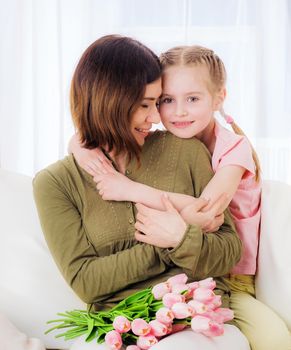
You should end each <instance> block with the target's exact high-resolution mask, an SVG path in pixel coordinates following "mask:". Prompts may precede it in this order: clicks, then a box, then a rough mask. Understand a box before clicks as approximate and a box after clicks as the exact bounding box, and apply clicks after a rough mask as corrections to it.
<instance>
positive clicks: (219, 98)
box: [214, 88, 226, 111]
mask: <svg viewBox="0 0 291 350" xmlns="http://www.w3.org/2000/svg"><path fill="white" fill-rule="evenodd" d="M225 97H226V88H222V89H221V90H220V91H219V92H218V93H217V94H216V96H215V101H214V110H215V111H219V110H220V109H221V107H222V105H223V102H224V100H225Z"/></svg>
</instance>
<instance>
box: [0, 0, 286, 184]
mask: <svg viewBox="0 0 291 350" xmlns="http://www.w3.org/2000/svg"><path fill="white" fill-rule="evenodd" d="M290 19H291V1H290V0H276V1H273V0H203V1H201V0H192V1H191V0H184V1H183V0H159V1H156V0H147V1H141V0H140V1H138V0H106V1H103V0H6V1H5V0H0V167H2V168H5V169H8V170H12V171H16V172H20V173H24V174H28V175H33V174H35V172H36V171H38V170H39V169H41V168H43V167H45V166H47V165H48V164H50V163H52V162H54V161H56V160H57V159H59V158H62V157H63V156H64V155H65V154H66V147H67V142H68V139H69V137H70V135H72V134H73V132H74V129H73V125H72V122H71V117H70V111H69V87H70V80H71V76H72V72H73V70H74V68H75V65H76V63H77V61H78V59H79V58H80V55H81V54H82V52H83V51H84V49H85V48H86V47H87V46H88V45H89V44H90V43H91V42H93V41H94V40H95V39H97V38H98V37H100V36H102V35H104V34H109V33H120V34H124V35H128V36H132V37H135V38H137V39H139V40H140V41H142V42H143V43H145V44H146V45H148V46H149V47H151V48H152V49H153V50H154V51H155V52H156V53H158V54H159V53H160V52H162V51H163V50H165V49H168V48H170V47H172V46H175V45H180V44H202V45H204V46H208V47H210V48H213V49H214V50H215V51H217V53H218V54H219V55H220V56H221V57H222V59H223V60H224V62H225V65H226V68H227V71H228V83H227V89H228V97H227V100H226V105H225V107H226V111H227V112H228V113H229V114H231V115H232V116H233V117H234V118H235V120H236V121H237V123H238V124H239V125H240V126H241V127H242V129H243V130H244V131H245V133H246V134H247V135H248V136H249V138H250V139H251V140H252V142H253V144H254V146H255V147H256V149H257V151H258V153H259V156H260V158H261V163H262V168H263V178H265V179H277V180H281V181H285V182H289V183H291V94H290V93H291V68H290V62H291V29H290Z"/></svg>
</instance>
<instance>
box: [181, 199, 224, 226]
mask: <svg viewBox="0 0 291 350" xmlns="http://www.w3.org/2000/svg"><path fill="white" fill-rule="evenodd" d="M228 201H229V197H228V196H227V195H226V194H224V193H223V194H222V195H221V196H220V197H219V198H218V199H217V200H216V201H215V202H213V203H209V201H208V200H206V199H204V198H201V197H200V198H195V199H194V201H193V203H191V204H190V205H188V206H186V207H185V208H183V209H182V210H181V212H180V214H181V216H182V217H183V219H184V220H185V221H186V222H187V223H188V224H191V225H199V226H200V227H201V229H202V231H203V232H215V231H217V230H218V229H219V227H220V226H221V225H222V224H223V222H224V214H223V212H222V208H224V206H225V203H227V202H228Z"/></svg>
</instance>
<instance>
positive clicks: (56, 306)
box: [0, 169, 291, 349]
mask: <svg viewBox="0 0 291 350" xmlns="http://www.w3.org/2000/svg"><path fill="white" fill-rule="evenodd" d="M289 213H291V187H290V186H288V185H286V184H283V183H279V182H272V181H264V184H263V197H262V227H261V240H260V249H259V259H258V266H259V268H258V275H257V278H256V289H257V297H258V299H260V300H262V301H263V302H265V303H266V304H268V305H269V306H270V307H272V308H273V309H274V310H275V311H277V312H278V314H280V315H281V317H282V318H283V319H284V320H285V321H286V323H287V325H288V327H289V329H290V330H291V303H290V299H291V250H290V246H291V223H290V215H289ZM0 218H1V220H0V313H2V314H4V315H6V316H7V317H8V318H9V319H10V320H11V321H12V322H13V323H14V324H15V325H16V326H17V327H18V328H19V329H20V330H21V331H22V332H24V333H26V334H27V335H28V336H30V337H37V338H40V339H41V340H43V342H44V344H45V346H46V347H47V348H57V349H68V348H69V345H70V342H65V341H63V340H62V339H55V337H54V336H55V334H48V335H44V331H45V330H46V329H48V326H47V325H46V321H47V320H51V319H54V318H55V317H56V313H57V312H61V311H65V310H72V309H75V308H79V309H80V308H82V309H83V308H85V304H84V303H83V302H82V301H81V300H80V299H79V298H78V297H77V296H76V295H75V294H74V293H73V291H72V290H71V289H70V288H69V287H68V286H67V284H66V282H65V281H64V280H63V278H62V276H61V275H60V273H59V271H58V270H57V268H56V266H55V264H54V262H53V260H52V258H51V256H50V253H49V251H48V248H47V246H46V243H45V241H44V238H43V235H42V232H41V228H40V225H39V221H38V217H37V213H36V209H35V205H34V201H33V196H32V186H31V178H30V177H27V176H24V175H19V174H14V173H11V172H8V171H5V170H1V169H0ZM266 331H267V330H266ZM0 348H1V346H0Z"/></svg>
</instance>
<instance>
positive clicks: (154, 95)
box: [130, 79, 162, 146]
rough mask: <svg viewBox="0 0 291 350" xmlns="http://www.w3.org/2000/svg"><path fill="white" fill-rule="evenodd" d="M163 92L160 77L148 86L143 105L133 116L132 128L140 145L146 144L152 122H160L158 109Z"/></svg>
mask: <svg viewBox="0 0 291 350" xmlns="http://www.w3.org/2000/svg"><path fill="white" fill-rule="evenodd" d="M161 93H162V81H161V79H158V80H156V81H154V82H153V83H150V84H148V85H147V86H146V89H145V94H144V98H143V100H142V102H141V105H140V106H139V107H138V109H137V110H136V111H135V113H134V114H133V116H132V120H131V125H130V130H131V132H132V135H133V136H134V138H135V140H136V142H137V143H138V145H139V146H142V145H143V144H144V141H145V138H146V137H147V136H148V134H149V132H150V129H151V128H152V124H153V123H154V124H158V123H159V122H160V121H161V119H160V114H159V111H158V109H157V104H158V100H159V97H160V95H161Z"/></svg>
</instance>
